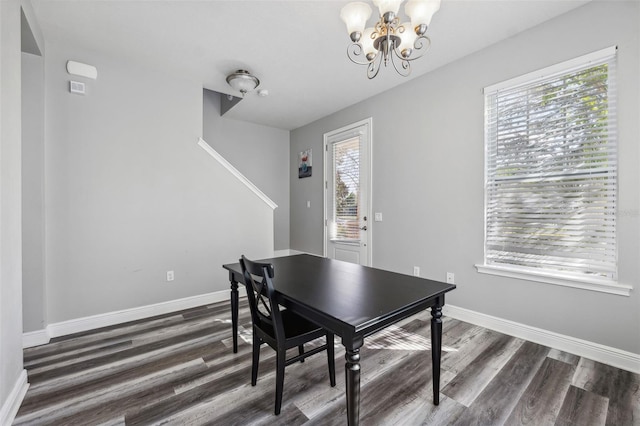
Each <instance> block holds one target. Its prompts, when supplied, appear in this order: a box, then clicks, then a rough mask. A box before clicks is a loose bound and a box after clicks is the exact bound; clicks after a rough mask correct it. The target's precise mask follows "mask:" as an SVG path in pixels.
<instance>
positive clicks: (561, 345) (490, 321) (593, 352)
mask: <svg viewBox="0 0 640 426" xmlns="http://www.w3.org/2000/svg"><path fill="white" fill-rule="evenodd" d="M442 313H443V314H444V315H446V316H449V317H451V318H455V319H459V320H461V321H465V322H469V323H471V324H475V325H479V326H481V327H485V328H489V329H491V330H495V331H498V332H500V333H504V334H508V335H510V336H514V337H519V338H521V339H525V340H529V341H531V342H534V343H538V344H541V345H544V346H548V347H550V348H554V349H559V350H561V351H565V352H569V353H572V354H575V355H578V356H581V357H584V358H588V359H591V360H594V361H598V362H602V363H603V364H608V365H611V366H614V367H617V368H621V369H623V370H627V371H631V372H632V373H636V374H640V355H639V354H634V353H632V352H627V351H623V350H620V349H616V348H612V347H610V346H605V345H601V344H599V343H594V342H589V341H587V340H582V339H578V338H575V337H571V336H565V335H563V334H559V333H555V332H553V331H548V330H543V329H540V328H536V327H531V326H529V325H525V324H521V323H517V322H514V321H509V320H506V319H502V318H497V317H494V316H491V315H486V314H483V313H480V312H475V311H471V310H469V309H464V308H460V307H457V306H452V305H445V306H444V307H443V309H442Z"/></svg>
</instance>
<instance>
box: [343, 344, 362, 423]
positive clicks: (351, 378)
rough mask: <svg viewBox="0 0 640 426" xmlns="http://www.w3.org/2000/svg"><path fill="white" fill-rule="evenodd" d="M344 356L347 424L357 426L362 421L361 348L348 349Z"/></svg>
mask: <svg viewBox="0 0 640 426" xmlns="http://www.w3.org/2000/svg"><path fill="white" fill-rule="evenodd" d="M344 357H345V359H346V361H347V362H346V364H345V376H346V384H347V424H348V425H349V426H357V425H358V422H359V421H360V348H357V349H347V352H346V354H345V356H344Z"/></svg>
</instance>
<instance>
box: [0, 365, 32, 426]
mask: <svg viewBox="0 0 640 426" xmlns="http://www.w3.org/2000/svg"><path fill="white" fill-rule="evenodd" d="M28 388H29V383H28V382H27V370H22V372H21V373H20V376H18V380H16V383H15V384H14V385H13V389H11V393H10V394H9V396H8V397H7V399H6V400H5V401H4V403H3V404H2V408H1V409H0V425H10V424H11V423H13V420H14V419H15V418H16V414H18V409H19V408H20V404H22V400H23V399H24V395H25V394H26V393H27V389H28Z"/></svg>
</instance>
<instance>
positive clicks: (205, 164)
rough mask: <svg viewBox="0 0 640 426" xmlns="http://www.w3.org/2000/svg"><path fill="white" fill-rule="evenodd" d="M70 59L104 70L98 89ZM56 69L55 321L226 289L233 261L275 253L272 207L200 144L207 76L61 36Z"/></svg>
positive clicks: (52, 108)
mask: <svg viewBox="0 0 640 426" xmlns="http://www.w3.org/2000/svg"><path fill="white" fill-rule="evenodd" d="M68 59H73V60H76V61H80V62H84V63H88V64H91V65H94V66H96V67H97V69H98V79H97V80H87V79H82V78H81V77H76V78H75V79H77V80H80V81H84V82H85V83H86V84H87V94H86V96H79V95H74V94H71V93H69V91H68V85H69V79H70V78H71V77H70V76H69V75H68V74H67V73H66V70H65V63H66V61H67V60H68ZM45 76H46V78H45V88H46V92H45V122H46V128H45V135H46V136H45V138H46V139H45V144H46V149H45V182H46V190H45V204H46V234H45V236H46V237H45V239H46V286H47V289H46V295H47V297H46V300H47V315H48V322H49V323H55V322H59V321H64V320H69V319H75V318H80V317H85V316H89V315H94V314H100V313H105V312H112V311H117V310H120V309H127V308H132V307H137V306H141V305H148V304H153V303H158V302H163V301H169V300H174V299H178V298H183V297H187V296H192V295H198V294H204V293H208V292H212V291H219V290H226V289H228V287H229V283H228V275H227V274H225V273H224V272H223V269H222V267H221V265H222V264H223V263H225V262H233V261H237V259H238V257H239V256H240V255H241V254H242V253H245V254H246V255H247V256H254V257H263V256H269V255H271V254H272V253H273V211H272V210H271V208H270V207H268V206H267V205H266V204H265V203H263V202H262V201H260V200H259V198H257V197H256V196H255V195H254V194H253V193H251V192H249V191H248V190H247V189H246V188H245V187H244V186H243V185H242V184H241V183H239V181H237V180H236V179H235V178H234V177H233V176H231V175H230V174H229V173H228V172H227V171H226V170H224V169H223V168H222V166H220V165H219V164H218V163H217V162H216V161H215V160H213V159H212V158H211V157H210V156H209V155H208V154H207V153H206V152H205V151H204V150H202V149H201V148H200V147H199V146H198V145H197V141H198V138H199V137H200V136H201V131H202V87H201V85H200V84H198V83H195V82H192V81H188V80H184V79H182V78H181V77H180V76H178V75H170V74H165V73H164V72H163V71H162V70H158V69H157V68H154V67H152V66H146V65H145V64H144V63H134V62H131V61H130V60H127V58H119V57H109V56H107V55H104V54H101V53H100V52H97V51H96V50H95V49H86V50H85V49H83V48H81V47H80V46H78V45H74V44H72V43H69V42H67V41H65V42H61V41H59V40H56V39H47V53H46V57H45ZM229 206H232V208H230V207H229ZM168 270H173V271H175V281H173V282H166V278H165V277H166V275H165V274H166V271H168Z"/></svg>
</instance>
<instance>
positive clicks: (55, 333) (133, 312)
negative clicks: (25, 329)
mask: <svg viewBox="0 0 640 426" xmlns="http://www.w3.org/2000/svg"><path fill="white" fill-rule="evenodd" d="M224 300H229V290H221V291H216V292H213V293H206V294H200V295H197V296H191V297H185V298H183V299H176V300H170V301H168V302H160V303H156V304H153V305H146V306H139V307H136V308H130V309H124V310H121V311H115V312H107V313H104V314H98V315H92V316H89V317H84V318H76V319H72V320H68V321H62V322H58V323H54V324H49V325H48V326H47V328H46V329H45V330H39V331H32V332H29V333H25V334H23V336H22V342H23V345H24V347H25V348H29V347H32V346H37V345H43V344H46V343H48V342H49V340H50V339H51V338H53V337H59V336H66V335H68V334H73V333H79V332H81V331H87V330H93V329H96V328H101V327H108V326H111V325H116V324H122V323H125V322H129V321H135V320H139V319H143V318H148V317H152V316H155V315H162V314H167V313H170V312H175V311H181V310H183V309H190V308H195V307H197V306H202V305H207V304H210V303H217V302H222V301H224Z"/></svg>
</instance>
